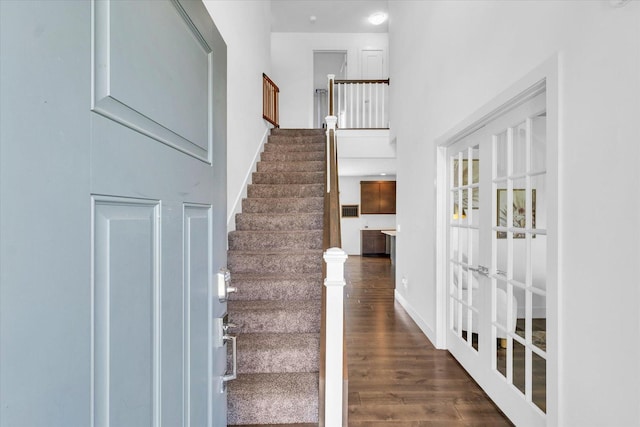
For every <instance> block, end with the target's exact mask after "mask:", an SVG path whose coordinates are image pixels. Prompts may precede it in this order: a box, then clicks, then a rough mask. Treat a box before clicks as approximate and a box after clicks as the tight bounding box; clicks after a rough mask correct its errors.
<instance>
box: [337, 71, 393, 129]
mask: <svg viewBox="0 0 640 427" xmlns="http://www.w3.org/2000/svg"><path fill="white" fill-rule="evenodd" d="M331 81H333V91H331ZM329 85H330V89H329V92H330V93H329V103H330V104H331V102H332V101H333V111H334V114H331V115H335V116H336V117H337V118H338V129H388V128H389V79H386V80H333V79H330V82H329ZM332 93H333V94H332Z"/></svg>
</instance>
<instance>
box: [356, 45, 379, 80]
mask: <svg viewBox="0 0 640 427" xmlns="http://www.w3.org/2000/svg"><path fill="white" fill-rule="evenodd" d="M360 67H361V70H362V79H363V80H380V79H384V78H385V72H384V51H383V50H382V49H363V50H362V51H360Z"/></svg>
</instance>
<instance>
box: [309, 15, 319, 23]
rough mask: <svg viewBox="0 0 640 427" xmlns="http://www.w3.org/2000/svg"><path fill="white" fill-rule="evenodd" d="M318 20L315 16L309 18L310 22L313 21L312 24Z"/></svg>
mask: <svg viewBox="0 0 640 427" xmlns="http://www.w3.org/2000/svg"><path fill="white" fill-rule="evenodd" d="M317 19H318V18H316V16H315V15H311V16H310V17H309V21H311V23H314V22H316V20H317Z"/></svg>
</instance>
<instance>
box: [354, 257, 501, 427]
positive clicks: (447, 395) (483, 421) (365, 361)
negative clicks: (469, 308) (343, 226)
mask: <svg viewBox="0 0 640 427" xmlns="http://www.w3.org/2000/svg"><path fill="white" fill-rule="evenodd" d="M345 275H346V276H347V287H346V293H347V298H346V302H345V315H346V338H347V355H348V365H349V426H350V427H358V426H396V427H401V426H415V427H417V426H447V427H450V426H510V425H512V424H511V423H510V422H509V420H508V419H507V418H506V417H505V416H504V415H503V414H502V413H501V412H500V410H499V409H498V408H497V407H496V406H495V405H494V404H493V402H492V401H491V400H490V399H489V398H488V397H487V396H486V394H485V393H484V392H483V391H482V389H480V387H479V386H478V385H477V384H476V383H475V382H474V381H473V379H472V378H471V377H470V376H469V375H468V374H467V373H466V372H465V371H464V369H463V368H462V367H461V366H460V365H459V364H458V363H457V362H456V360H455V359H454V358H453V357H452V356H451V355H450V354H449V353H448V352H446V351H443V350H436V349H435V348H434V347H433V345H432V344H431V343H430V342H429V340H427V338H426V337H425V336H424V334H423V333H422V331H421V330H420V329H419V328H418V327H417V326H416V324H415V323H414V322H413V320H412V319H411V318H410V317H409V315H408V314H407V313H406V312H405V311H404V309H403V308H402V307H401V306H400V305H399V304H398V303H396V302H395V299H394V288H395V286H394V272H393V267H392V266H391V263H390V260H389V259H388V258H368V257H366V258H363V257H357V256H350V257H349V259H348V260H347V264H346V268H345Z"/></svg>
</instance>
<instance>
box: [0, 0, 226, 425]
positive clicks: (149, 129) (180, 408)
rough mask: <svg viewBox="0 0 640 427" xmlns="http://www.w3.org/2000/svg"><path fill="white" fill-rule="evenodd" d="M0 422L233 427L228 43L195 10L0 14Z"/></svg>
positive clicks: (58, 6)
mask: <svg viewBox="0 0 640 427" xmlns="http://www.w3.org/2000/svg"><path fill="white" fill-rule="evenodd" d="M0 8H1V13H0V16H1V20H2V21H1V22H0V31H2V33H1V35H0V42H1V43H2V46H1V48H2V49H1V52H2V67H1V71H0V72H1V73H2V74H1V86H0V97H1V103H2V104H1V111H2V126H1V130H0V132H1V133H0V136H1V140H0V141H1V146H0V178H1V180H0V186H1V190H2V192H1V198H2V200H1V201H2V203H1V205H0V230H1V233H2V238H1V239H0V245H1V246H0V266H1V267H2V268H1V270H0V279H1V282H0V284H1V287H0V316H1V318H0V332H1V334H0V339H1V343H0V344H1V345H0V401H1V402H2V408H1V409H0V425H3V426H4V425H7V426H65V427H66V426H87V425H92V426H96V427H98V426H206V425H215V426H223V425H226V395H225V393H224V387H223V386H222V382H221V378H222V375H223V374H224V370H225V367H226V366H225V364H226V350H225V348H224V347H223V346H214V345H213V342H214V340H213V339H212V336H213V335H214V332H216V331H214V330H213V327H212V325H213V324H214V323H215V324H219V322H214V319H216V318H218V319H220V318H222V317H223V316H224V314H225V312H226V304H225V303H220V302H218V300H217V298H214V295H212V291H211V290H212V289H213V279H214V274H215V272H216V271H217V270H218V269H219V268H220V267H223V266H225V264H226V224H225V213H226V46H225V44H224V42H223V40H222V38H221V37H220V34H219V33H218V31H217V30H216V28H215V26H214V24H213V22H212V21H211V19H210V17H209V15H208V13H207V11H206V9H205V7H204V5H203V4H202V3H201V2H200V1H187V0H185V1H178V0H175V1H173V0H154V1H142V0H141V1H113V0H94V1H33V2H23V1H16V2H13V1H2V2H0Z"/></svg>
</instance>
